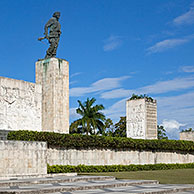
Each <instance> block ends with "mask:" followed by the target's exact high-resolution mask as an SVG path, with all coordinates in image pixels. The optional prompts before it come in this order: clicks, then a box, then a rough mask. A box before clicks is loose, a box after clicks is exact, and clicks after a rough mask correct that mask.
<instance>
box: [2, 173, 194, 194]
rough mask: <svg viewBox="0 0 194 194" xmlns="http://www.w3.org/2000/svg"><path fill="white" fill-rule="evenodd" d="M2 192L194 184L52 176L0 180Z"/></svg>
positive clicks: (140, 189)
mask: <svg viewBox="0 0 194 194" xmlns="http://www.w3.org/2000/svg"><path fill="white" fill-rule="evenodd" d="M0 193H4V194H5V193H7V194H8V193H10V194H11V193H12V194H14V193H15V194H19V193H20V194H32V193H37V194H38V193H52V194H98V193H99V194H105V193H107V194H110V193H112V194H116V193H118V194H121V193H131V194H132V193H134V194H135V193H141V194H157V193H158V194H159V193H182V194H186V193H194V185H181V184H179V185H172V184H169V185H168V184H159V183H158V181H155V180H153V181H152V180H116V179H115V178H114V177H107V176H50V177H48V176H47V177H42V178H28V179H14V180H13V179H11V180H0Z"/></svg>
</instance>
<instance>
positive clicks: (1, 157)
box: [0, 141, 47, 179]
mask: <svg viewBox="0 0 194 194" xmlns="http://www.w3.org/2000/svg"><path fill="white" fill-rule="evenodd" d="M45 174H47V143H46V142H25V141H0V179H1V177H16V176H24V175H25V176H27V175H45Z"/></svg>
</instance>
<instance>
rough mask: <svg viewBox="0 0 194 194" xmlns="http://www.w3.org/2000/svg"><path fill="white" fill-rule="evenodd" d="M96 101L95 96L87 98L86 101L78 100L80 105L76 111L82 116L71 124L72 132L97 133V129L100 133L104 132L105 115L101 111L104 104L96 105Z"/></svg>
mask: <svg viewBox="0 0 194 194" xmlns="http://www.w3.org/2000/svg"><path fill="white" fill-rule="evenodd" d="M95 102H96V99H95V98H91V99H89V98H87V100H86V101H85V102H84V103H82V102H81V101H80V100H78V103H79V107H78V108H77V109H76V112H77V113H78V114H80V115H81V116H82V117H81V118H80V119H78V120H76V121H74V122H73V123H72V124H71V126H70V132H71V133H73V132H74V133H86V134H87V135H88V134H89V133H90V134H95V133H96V130H97V129H98V133H102V132H103V129H104V123H103V121H104V120H105V116H104V114H103V113H102V112H99V111H100V110H104V106H103V105H102V104H100V105H95V106H94V105H93V104H94V103H95Z"/></svg>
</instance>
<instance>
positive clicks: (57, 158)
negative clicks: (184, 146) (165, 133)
mask: <svg viewBox="0 0 194 194" xmlns="http://www.w3.org/2000/svg"><path fill="white" fill-rule="evenodd" d="M192 162H194V153H184V152H151V151H142V152H140V151H112V150H96V149H94V150H75V149H69V150H59V149H52V148H49V149H48V150H47V163H48V164H49V165H57V164H58V165H79V164H85V165H118V164H122V165H129V164H158V163H168V164H170V163H192Z"/></svg>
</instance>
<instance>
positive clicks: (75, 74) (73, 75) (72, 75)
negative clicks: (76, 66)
mask: <svg viewBox="0 0 194 194" xmlns="http://www.w3.org/2000/svg"><path fill="white" fill-rule="evenodd" d="M80 74H82V72H76V73H73V74H71V75H70V78H72V77H75V76H77V75H80Z"/></svg>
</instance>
